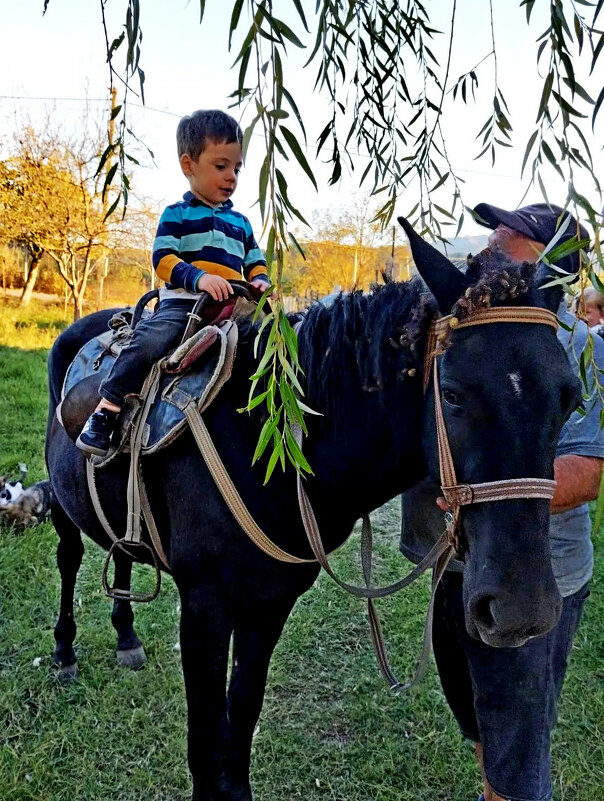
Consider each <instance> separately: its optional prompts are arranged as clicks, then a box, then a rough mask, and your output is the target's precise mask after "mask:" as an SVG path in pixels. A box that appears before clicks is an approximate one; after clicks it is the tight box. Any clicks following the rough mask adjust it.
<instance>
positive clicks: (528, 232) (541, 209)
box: [474, 203, 589, 273]
mask: <svg viewBox="0 0 604 801" xmlns="http://www.w3.org/2000/svg"><path fill="white" fill-rule="evenodd" d="M474 212H475V213H476V214H477V215H478V217H479V218H480V219H478V218H475V219H476V222H477V223H479V224H480V225H485V226H486V227H487V228H492V229H495V228H497V226H498V225H507V227H508V228H511V229H512V231H517V232H518V233H519V234H524V235H525V236H528V237H529V238H530V239H532V240H534V241H535V242H540V243H541V244H542V245H545V246H547V245H548V244H549V243H550V242H551V241H552V239H554V237H557V235H558V234H560V232H561V231H563V233H562V234H561V235H560V236H559V238H557V239H556V243H555V245H554V247H557V246H558V245H561V244H562V243H563V242H567V241H568V240H569V239H573V238H575V237H576V236H577V220H576V219H575V218H574V217H573V216H572V214H570V212H568V211H567V212H565V211H564V209H562V208H561V207H560V206H554V205H552V204H550V203H533V204H532V205H531V206H523V207H522V208H520V209H516V210H515V211H506V210H505V209H500V208H498V207H497V206H491V205H490V204H489V203H479V204H478V205H477V206H476V207H475V208H474ZM560 215H563V216H562V217H561V218H560ZM558 219H560V223H559V224H558ZM579 236H580V238H581V239H589V234H588V232H587V231H586V230H585V228H584V227H583V226H582V225H579ZM556 265H557V266H558V267H561V268H562V269H563V270H566V271H567V272H569V273H576V272H577V270H578V269H579V253H578V252H576V253H570V254H569V255H568V256H564V257H563V258H561V259H558V261H557V262H556Z"/></svg>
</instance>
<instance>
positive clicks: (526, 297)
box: [260, 250, 536, 417]
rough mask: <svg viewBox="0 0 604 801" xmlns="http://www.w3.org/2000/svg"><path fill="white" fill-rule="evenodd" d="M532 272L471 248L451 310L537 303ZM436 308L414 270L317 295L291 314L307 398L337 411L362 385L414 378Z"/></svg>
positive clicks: (465, 312)
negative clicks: (408, 276) (366, 286)
mask: <svg viewBox="0 0 604 801" xmlns="http://www.w3.org/2000/svg"><path fill="white" fill-rule="evenodd" d="M534 275H535V267H534V265H530V264H527V263H525V264H520V265H518V264H514V263H512V262H510V261H508V260H507V258H506V257H505V256H503V255H502V254H500V253H496V252H492V251H490V250H485V251H482V252H481V253H479V254H478V255H477V256H468V259H467V270H466V276H467V278H468V279H469V281H470V285H469V287H468V289H467V290H466V292H465V293H464V295H463V296H462V297H461V298H459V299H458V301H457V302H456V303H455V304H454V306H453V309H452V314H454V315H455V316H456V317H458V318H459V319H466V318H468V317H470V316H471V315H472V314H473V313H474V312H475V311H477V310H479V309H484V308H486V307H488V306H491V305H493V306H495V305H504V304H505V305H509V304H520V303H524V304H526V305H532V304H535V300H536V299H535V298H534V297H531V293H532V292H533V290H534V288H535V281H534ZM437 314H438V308H437V305H436V301H435V300H434V297H433V296H432V294H431V293H430V292H429V291H428V289H427V287H426V285H425V284H424V282H423V281H422V280H421V279H420V278H419V277H416V278H413V279H412V280H411V281H404V282H400V283H399V282H390V283H387V284H385V285H381V286H374V287H373V288H372V290H371V292H369V293H363V292H361V291H355V292H342V293H340V294H339V295H336V297H335V298H334V299H333V301H332V302H331V303H329V304H324V303H322V302H321V301H318V302H316V303H314V304H313V305H312V306H311V307H310V308H309V309H308V311H307V313H306V314H305V315H304V316H300V315H292V316H290V320H291V322H292V325H293V324H294V322H295V321H296V320H298V319H302V320H303V323H302V326H301V328H300V330H299V333H298V341H299V352H300V361H301V365H302V369H303V371H304V381H303V383H304V385H305V389H306V396H305V399H304V400H305V402H307V403H310V405H311V406H313V407H314V408H316V409H320V410H321V411H322V412H323V413H324V414H325V415H329V416H330V417H334V416H335V417H342V416H345V414H344V409H343V408H342V404H346V403H347V402H348V401H350V402H354V398H355V397H358V395H359V392H360V391H364V392H378V391H379V390H381V389H382V388H383V387H389V388H396V387H400V386H401V385H402V384H401V382H404V381H405V380H413V381H417V378H418V377H419V375H420V374H421V369H422V361H423V342H424V340H425V337H426V335H427V332H428V328H429V326H430V324H431V322H432V320H433V319H434V318H435V316H437ZM264 338H265V341H266V334H265V335H264ZM262 350H263V348H260V351H261V352H262ZM418 385H419V384H418ZM381 394H382V396H385V393H381ZM384 400H386V398H385V397H384Z"/></svg>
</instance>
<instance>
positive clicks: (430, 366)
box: [424, 306, 558, 554]
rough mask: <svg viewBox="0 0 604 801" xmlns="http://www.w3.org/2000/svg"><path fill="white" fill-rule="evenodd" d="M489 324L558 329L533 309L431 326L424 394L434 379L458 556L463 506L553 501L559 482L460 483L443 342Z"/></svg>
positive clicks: (493, 311) (449, 519) (443, 478)
mask: <svg viewBox="0 0 604 801" xmlns="http://www.w3.org/2000/svg"><path fill="white" fill-rule="evenodd" d="M489 323H538V324H541V325H549V326H551V327H552V328H553V329H554V330H555V331H557V330H558V318H557V317H556V315H555V314H554V313H553V312H551V311H549V310H548V309H540V308H533V307H531V306H512V307H509V306H502V307H490V308H488V309H482V310H481V311H478V312H475V313H474V314H473V315H472V316H471V317H468V318H467V319H466V320H461V321H460V320H458V319H457V317H454V316H453V315H447V316H446V317H440V318H438V319H437V320H435V321H434V322H433V323H432V326H431V327H430V331H429V333H428V342H427V345H426V352H425V354H424V392H426V391H427V388H428V385H429V381H430V374H431V373H432V374H433V377H434V408H435V414H436V435H437V441H438V463H439V470H440V483H441V490H442V493H443V495H444V498H445V500H446V502H447V504H448V505H449V507H450V509H451V511H450V512H449V513H447V516H446V518H445V520H446V526H447V537H448V539H449V543H450V544H451V545H452V546H453V547H454V548H455V551H456V552H457V553H458V554H459V553H460V552H461V543H460V538H459V531H460V517H461V507H462V506H468V505H470V504H474V503H485V502H486V501H502V500H509V499H513V498H545V499H547V500H551V499H552V497H553V495H554V490H555V487H556V482H555V481H551V480H550V479H547V478H512V479H503V480H501V481H485V482H483V483H480V484H458V483H457V477H456V474H455V466H454V464H453V456H452V454H451V447H450V445H449V438H448V436H447V426H446V423H445V416H444V413H443V407H442V398H441V392H440V383H439V379H438V360H439V357H440V356H442V355H443V353H444V352H445V348H444V347H443V343H444V342H445V341H446V339H447V338H448V336H449V334H450V332H451V331H457V330H458V329H460V328H470V327H471V326H475V325H486V324H489Z"/></svg>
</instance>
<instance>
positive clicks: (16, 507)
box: [0, 465, 50, 526]
mask: <svg viewBox="0 0 604 801" xmlns="http://www.w3.org/2000/svg"><path fill="white" fill-rule="evenodd" d="M19 467H20V469H21V476H20V477H19V479H18V480H17V481H9V480H7V478H6V476H0V522H2V523H7V524H9V525H10V524H11V523H12V524H16V525H19V526H31V525H37V524H38V523H41V522H42V520H43V519H44V518H45V517H46V515H47V514H48V511H49V509H50V481H39V482H38V483H37V484H32V486H31V487H27V488H24V487H23V481H24V479H25V476H26V475H27V467H25V465H19Z"/></svg>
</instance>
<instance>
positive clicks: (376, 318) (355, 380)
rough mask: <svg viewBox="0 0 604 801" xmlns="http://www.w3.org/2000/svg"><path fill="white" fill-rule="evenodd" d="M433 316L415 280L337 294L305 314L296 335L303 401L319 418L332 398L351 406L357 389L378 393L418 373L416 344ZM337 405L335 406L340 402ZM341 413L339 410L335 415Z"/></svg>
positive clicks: (433, 310) (429, 301) (420, 284)
mask: <svg viewBox="0 0 604 801" xmlns="http://www.w3.org/2000/svg"><path fill="white" fill-rule="evenodd" d="M436 313H437V307H436V303H435V301H434V298H433V297H432V295H431V294H430V293H428V292H427V291H426V287H425V285H424V284H423V282H422V281H421V280H419V279H417V278H416V279H413V280H412V281H408V282H403V283H395V282H391V283H388V284H385V285H384V286H379V287H375V288H374V289H373V290H372V292H371V293H369V294H364V293H363V292H360V291H357V292H350V293H342V294H340V295H338V296H336V298H335V300H334V301H333V303H332V304H331V305H330V306H327V307H326V306H324V305H323V304H322V303H320V302H318V303H315V304H313V305H312V306H311V307H310V309H309V310H308V313H307V316H306V318H305V319H304V322H303V324H302V327H301V328H300V332H299V335H298V339H299V344H300V360H301V363H302V368H303V370H304V374H305V383H306V387H307V393H308V397H309V400H310V402H311V404H312V403H315V404H316V405H317V406H318V407H319V408H321V409H322V410H323V411H324V412H328V411H337V410H336V409H334V408H333V403H334V398H335V397H337V398H340V399H344V403H346V402H347V399H348V400H350V401H352V400H353V398H354V397H355V395H358V392H359V388H361V389H362V390H364V391H366V392H374V391H377V390H380V389H381V388H382V387H383V386H384V384H385V383H386V382H388V380H389V378H391V377H394V376H393V373H397V374H398V377H399V378H401V379H402V378H404V376H405V375H406V374H408V372H409V371H414V370H415V371H417V370H418V369H419V367H420V360H421V349H420V348H419V347H418V343H419V341H420V340H422V338H423V337H424V336H425V334H426V332H427V330H428V327H429V325H430V322H431V321H432V319H433V318H434V316H435V315H436ZM340 402H341V401H340ZM340 411H342V410H340Z"/></svg>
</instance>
